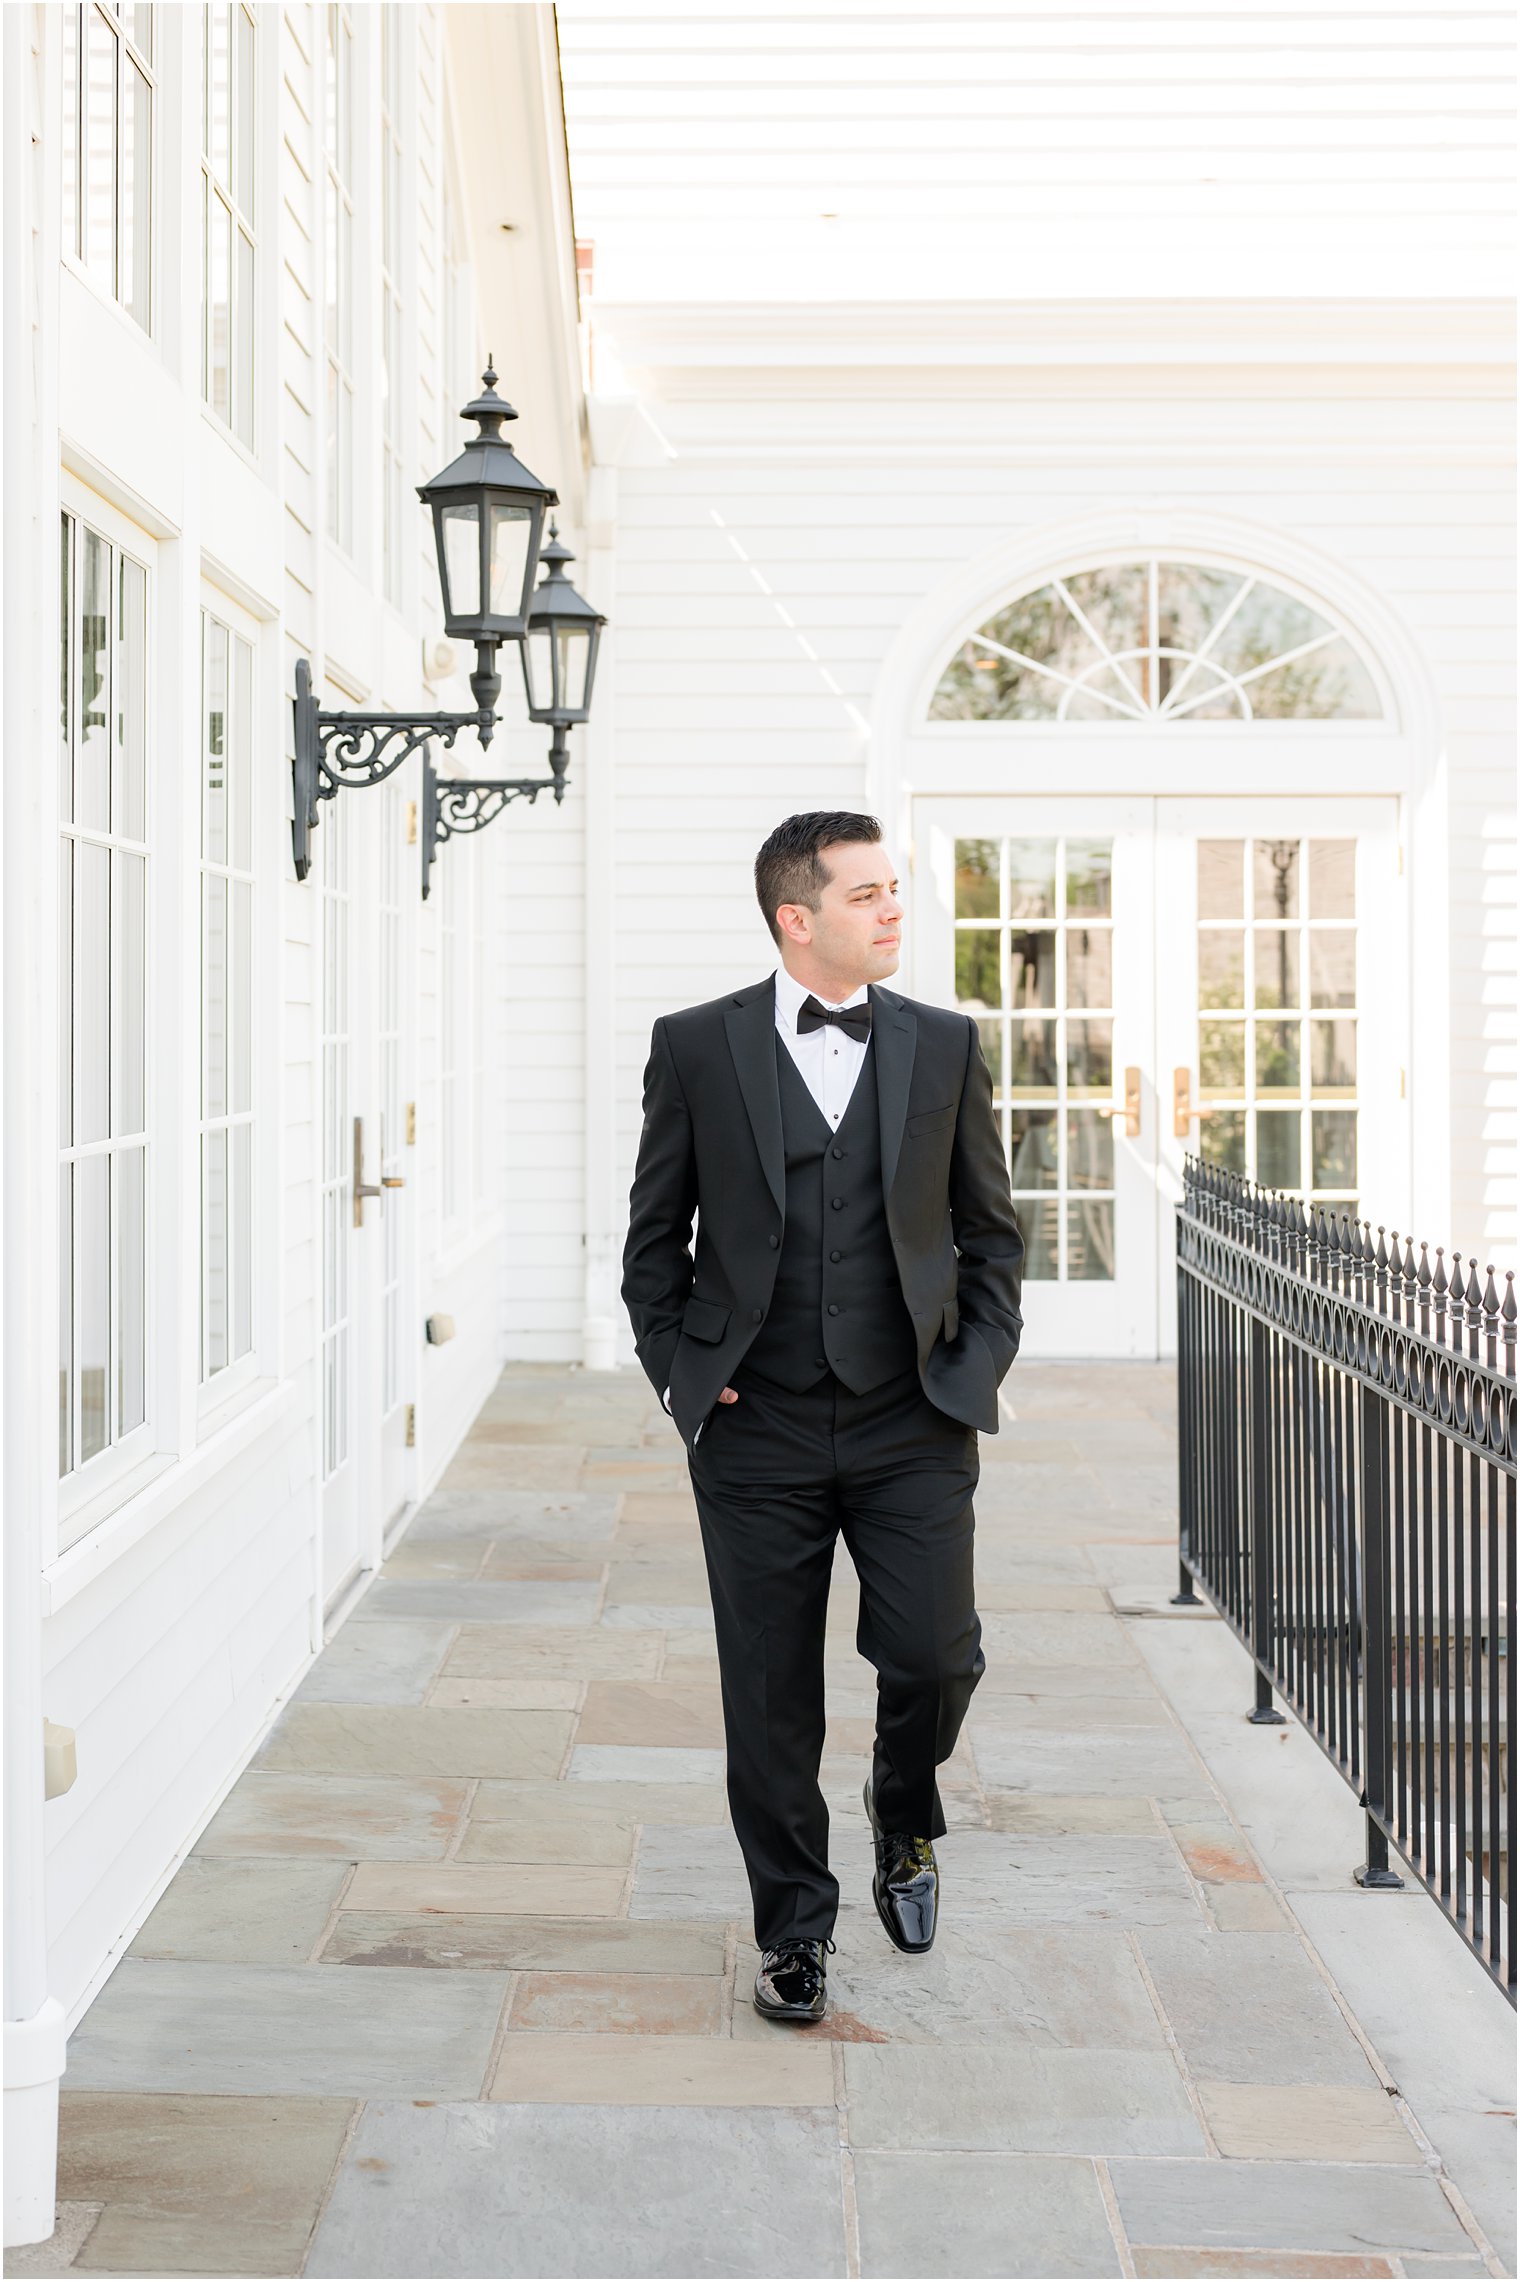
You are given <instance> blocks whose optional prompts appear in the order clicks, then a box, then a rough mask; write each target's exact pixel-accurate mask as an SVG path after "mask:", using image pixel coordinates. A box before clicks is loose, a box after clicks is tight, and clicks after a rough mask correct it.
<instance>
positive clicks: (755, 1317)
mask: <svg viewBox="0 0 1520 2282" xmlns="http://www.w3.org/2000/svg"><path fill="white" fill-rule="evenodd" d="M764 1321H765V1310H764V1308H763V1307H757V1308H753V1309H752V1310H751V1311H750V1322H751V1323H763V1322H764Z"/></svg>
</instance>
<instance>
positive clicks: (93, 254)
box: [62, 0, 158, 332]
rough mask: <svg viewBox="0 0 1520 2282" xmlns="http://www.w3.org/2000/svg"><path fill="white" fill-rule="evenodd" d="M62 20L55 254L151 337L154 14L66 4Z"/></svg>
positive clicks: (101, 3) (97, 0)
mask: <svg viewBox="0 0 1520 2282" xmlns="http://www.w3.org/2000/svg"><path fill="white" fill-rule="evenodd" d="M62 13H63V244H64V249H65V251H66V252H67V253H70V254H72V255H73V257H74V259H75V260H76V261H78V262H81V263H82V264H83V266H84V267H85V269H86V270H88V272H89V274H90V276H91V277H92V278H94V279H95V281H96V283H97V284H98V285H99V286H100V287H101V289H102V291H103V292H106V293H109V294H110V295H111V296H112V298H113V299H114V300H116V301H119V302H120V303H121V306H122V307H123V309H125V310H126V312H127V314H128V316H130V317H135V318H136V320H137V322H138V324H139V325H141V326H142V328H143V330H144V332H151V331H152V327H153V306H152V304H153V103H154V78H153V67H154V42H155V35H156V30H157V25H156V18H157V14H158V11H157V9H156V8H152V7H146V6H129V5H127V4H126V0H118V4H117V5H111V4H110V0H89V4H88V5H86V6H83V7H79V6H76V5H74V4H72V0H71V4H70V5H69V6H67V7H65V8H64V10H63V12H62Z"/></svg>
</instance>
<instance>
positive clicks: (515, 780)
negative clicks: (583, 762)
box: [418, 729, 570, 902]
mask: <svg viewBox="0 0 1520 2282" xmlns="http://www.w3.org/2000/svg"><path fill="white" fill-rule="evenodd" d="M569 764H570V755H569V752H568V750H567V748H566V745H565V733H564V731H563V729H556V730H555V732H554V744H553V747H552V748H551V750H550V754H549V766H550V768H551V769H552V770H553V772H554V773H553V775H552V776H546V777H441V776H440V775H439V774H438V771H437V770H436V769H435V768H434V766H433V764H432V762H431V761H430V760H428V759H427V758H426V757H424V759H423V763H422V829H421V831H420V833H419V834H418V838H419V839H420V840H421V843H422V895H423V900H424V902H425V901H426V900H427V897H428V895H429V893H430V891H431V888H432V883H433V859H434V857H435V856H436V854H437V852H438V850H439V849H440V848H441V847H442V846H443V843H444V841H445V840H452V839H455V838H458V837H459V836H461V835H466V834H469V833H472V832H483V831H484V830H485V828H486V826H487V825H488V824H494V823H495V822H496V819H497V817H498V816H500V814H501V812H502V810H503V809H504V808H509V807H510V806H511V804H512V802H513V801H514V800H525V801H527V803H528V805H529V807H530V808H531V807H532V805H533V803H534V802H535V801H536V800H537V798H538V796H539V794H540V793H541V792H551V793H553V795H554V799H555V802H556V804H557V803H558V802H560V801H562V800H563V799H564V797H565V782H566V777H565V771H566V770H567V768H568V767H569Z"/></svg>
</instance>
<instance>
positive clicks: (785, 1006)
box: [776, 967, 870, 1126]
mask: <svg viewBox="0 0 1520 2282" xmlns="http://www.w3.org/2000/svg"><path fill="white" fill-rule="evenodd" d="M816 995H817V994H816V993H815V992H813V991H810V990H809V989H808V987H807V985H806V983H800V982H798V980H797V978H796V976H795V975H789V974H788V973H787V971H786V969H785V967H778V968H777V969H776V1028H777V1030H778V1031H779V1032H780V1034H781V1038H782V1041H783V1043H784V1045H785V1047H786V1050H787V1052H788V1053H789V1054H790V1055H791V1057H792V1060H793V1061H794V1062H795V1063H796V1065H797V1069H798V1072H799V1074H800V1076H801V1078H802V1082H803V1084H804V1085H805V1086H806V1087H807V1089H808V1092H809V1093H810V1094H811V1095H812V1097H813V1099H814V1101H816V1102H817V1104H818V1106H819V1108H820V1109H821V1110H822V1111H823V1114H824V1116H825V1118H826V1119H827V1120H828V1122H829V1124H830V1125H831V1126H833V1125H837V1124H838V1123H839V1120H840V1119H841V1118H842V1117H843V1115H844V1113H845V1111H846V1110H847V1109H848V1108H849V1106H850V1096H851V1094H852V1093H853V1092H854V1091H855V1081H856V1079H857V1078H858V1077H859V1076H860V1072H861V1067H862V1065H863V1064H864V1062H865V1058H866V1049H867V1047H868V1045H869V1044H870V1041H869V1039H865V1038H852V1037H851V1035H850V1033H849V1031H848V1030H841V1029H840V1028H839V1027H838V1025H837V1024H836V1023H833V1022H822V1023H820V1024H819V1026H818V1028H817V1029H816V1030H809V1031H808V1032H807V1034H806V1036H803V1035H802V1034H801V1033H799V1031H798V1028H797V1017H798V1015H799V1014H800V1013H801V1012H802V1007H803V1001H804V1000H805V999H809V998H813V997H815V996H816ZM866 998H867V989H866V985H865V984H864V983H862V984H861V986H860V988H859V990H857V991H852V992H851V993H850V996H849V997H848V998H846V999H841V1000H840V1001H839V1002H838V1003H839V1005H841V1006H864V1005H865V1003H866ZM818 1003H819V1005H820V1006H827V1007H830V1008H832V1007H833V1006H834V1004H835V1002H834V1001H833V1000H832V999H825V998H820V999H819V1000H818Z"/></svg>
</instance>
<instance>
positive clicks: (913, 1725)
mask: <svg viewBox="0 0 1520 2282" xmlns="http://www.w3.org/2000/svg"><path fill="white" fill-rule="evenodd" d="M755 886H756V892H757V894H758V896H759V900H760V908H761V910H762V912H763V913H764V915H765V919H766V923H767V925H768V926H769V928H770V931H771V933H772V935H773V936H774V938H775V940H776V944H777V947H778V949H779V951H780V954H781V965H780V968H779V970H778V972H777V973H776V974H775V975H774V976H767V977H766V979H765V980H764V981H763V982H759V983H754V984H751V985H750V986H749V987H748V988H747V989H744V990H739V991H734V992H731V993H727V994H725V996H723V997H722V998H718V999H713V1000H711V1001H710V1002H709V1003H708V1004H707V1005H705V1006H693V1007H688V1008H687V1009H686V1010H685V1011H684V1012H683V1013H680V1014H670V1015H665V1016H663V1017H662V1018H661V1020H660V1021H658V1022H657V1023H656V1024H655V1026H654V1037H653V1041H652V1044H651V1048H650V1056H649V1066H648V1068H647V1070H646V1072H645V1076H644V1130H643V1135H642V1138H641V1141H640V1144H639V1157H638V1169H637V1171H636V1173H635V1175H634V1182H633V1191H632V1196H631V1199H630V1222H629V1230H628V1243H627V1248H626V1250H625V1252H624V1256H623V1269H624V1274H623V1298H624V1300H625V1301H626V1303H627V1307H628V1312H629V1315H630V1316H631V1318H632V1320H633V1327H634V1332H635V1336H636V1339H637V1345H638V1354H639V1360H640V1362H641V1363H642V1364H643V1366H644V1369H645V1370H646V1371H647V1372H648V1374H649V1377H650V1378H651V1380H652V1381H653V1383H654V1385H655V1386H656V1387H657V1388H658V1389H659V1391H660V1394H661V1396H662V1398H663V1399H664V1401H665V1403H666V1406H667V1408H668V1409H669V1411H670V1413H671V1415H672V1417H673V1418H674V1419H675V1422H676V1425H677V1426H678V1427H679V1429H680V1432H681V1438H682V1440H683V1441H684V1442H685V1444H686V1446H687V1450H688V1452H689V1454H690V1467H691V1480H692V1487H693V1489H694V1491H695V1493H696V1499H697V1511H698V1515H699V1517H700V1521H701V1528H702V1543H703V1549H704V1552H705V1554H706V1559H707V1571H708V1579H709V1582H710V1585H711V1588H712V1601H713V1614H714V1619H715V1622H716V1627H717V1644H718V1662H719V1668H720V1672H721V1676H722V1684H723V1718H724V1728H725V1731H726V1735H727V1742H728V1796H729V1805H730V1808H731V1811H732V1814H733V1821H734V1829H735V1831H736V1833H737V1834H738V1839H739V1844H740V1846H741V1848H742V1849H743V1853H744V1860H745V1865H746V1868H747V1870H748V1873H749V1881H750V1889H751V1893H752V1895H753V1898H754V1910H755V1938H756V1940H757V1942H758V1943H759V1946H760V1949H761V1952H762V1962H761V1967H760V1972H759V1975H758V1977H757V1979H756V1982H755V2004H756V2007H757V2008H758V2010H760V2011H761V2012H762V2013H765V2014H767V2015H769V2016H770V2017H771V2018H773V2019H777V2020H817V2019H819V2018H820V2017H821V2016H822V2014H823V2012H824V2010H825V2007H826V1982H825V1973H826V1968H825V1963H824V1959H825V1953H826V1951H827V1950H828V1949H830V1948H832V1946H833V1944H832V1942H831V1941H830V1939H829V1936H830V1933H831V1930H832V1927H833V1924H834V1919H835V1914H836V1911H837V1908H838V1903H839V1886H838V1882H837V1880H836V1879H835V1878H834V1877H833V1875H832V1874H831V1872H830V1870H829V1866H828V1809H827V1807H826V1806H825V1804H824V1800H823V1796H822V1793H821V1792H820V1790H819V1787H818V1768H819V1761H820V1758H821V1756H822V1751H823V1741H824V1689H823V1650H824V1616H825V1611H826V1607H827V1602H828V1591H829V1578H830V1572H831V1569H832V1565H833V1557H834V1543H835V1539H836V1537H837V1535H838V1533H839V1532H840V1531H841V1530H842V1531H843V1533H844V1538H845V1543H846V1544H847V1545H848V1547H849V1550H850V1554H851V1557H852V1559H853V1561H854V1563H855V1568H856V1571H857V1573H858V1576H859V1580H860V1618H859V1628H858V1632H857V1642H858V1645H859V1648H860V1652H861V1654H862V1655H863V1656H865V1657H867V1658H868V1659H869V1660H870V1662H871V1663H872V1664H874V1665H875V1667H876V1673H877V1713H876V1746H875V1752H874V1755H873V1763H872V1769H871V1775H870V1778H869V1780H868V1782H867V1784H866V1792H865V1798H866V1809H867V1813H868V1815H869V1817H870V1822H871V1831H872V1838H873V1843H874V1848H875V1856H876V1867H875V1875H874V1878H873V1883H872V1892H873V1895H874V1898H875V1901H876V1907H877V1910H878V1913H879V1914H880V1917H881V1920H882V1923H883V1925H884V1926H885V1928H886V1930H887V1932H888V1934H889V1935H890V1936H891V1938H892V1939H893V1941H895V1942H896V1943H897V1946H898V1947H899V1948H900V1949H904V1950H909V1951H923V1950H926V1949H928V1948H929V1946H930V1945H931V1943H932V1942H933V1939H934V1930H935V1920H936V1913H937V1908H938V1897H939V1881H938V1870H937V1866H936V1863H935V1857H934V1845H933V1842H934V1840H935V1839H936V1838H939V1837H941V1836H942V1835H943V1833H944V1830H945V1827H946V1826H945V1817H944V1810H943V1808H942V1806H941V1803H940V1797H939V1790H938V1786H937V1784H936V1781H935V1769H936V1767H937V1766H938V1765H939V1764H940V1763H941V1762H942V1761H943V1760H945V1759H947V1758H948V1757H949V1755H950V1753H951V1751H952V1750H953V1749H954V1746H955V1739H956V1736H957V1735H958V1733H959V1732H960V1727H961V1722H962V1720H963V1719H964V1717H965V1714H966V1707H967V1705H968V1704H969V1702H970V1700H971V1692H972V1690H973V1688H974V1687H975V1686H976V1683H977V1681H978V1680H979V1679H980V1677H981V1675H982V1672H983V1669H984V1659H983V1656H982V1651H981V1627H980V1625H979V1623H978V1620H977V1614H976V1608H975V1604H974V1599H973V1586H972V1530H973V1516H972V1493H973V1491H974V1490H975V1487H976V1482H977V1474H978V1457H977V1441H976V1437H977V1432H978V1430H980V1431H981V1432H982V1433H984V1434H995V1433H996V1432H997V1427H998V1408H997V1390H998V1384H999V1381H1000V1380H1001V1379H1002V1377H1003V1374H1004V1373H1005V1371H1006V1370H1007V1369H1008V1366H1009V1364H1010V1363H1011V1362H1012V1361H1013V1358H1014V1355H1015V1354H1016V1352H1017V1350H1018V1344H1019V1331H1020V1326H1021V1317H1020V1315H1019V1285H1020V1269H1021V1263H1022V1260H1023V1255H1024V1245H1023V1240H1022V1238H1021V1237H1020V1235H1019V1228H1018V1222H1017V1220H1016V1219H1015V1217H1014V1211H1013V1204H1012V1201H1011V1199H1010V1196H1009V1189H1008V1174H1007V1169H1006V1166H1005V1164H1004V1159H1003V1149H1002V1142H1001V1139H1000V1137H999V1133H998V1125H997V1119H996V1117H995V1115H994V1112H993V1106H992V1087H991V1082H990V1079H989V1077H988V1073H987V1066H986V1063H985V1062H984V1061H983V1059H982V1054H981V1048H980V1044H979V1041H978V1038H977V1032H976V1025H975V1023H974V1022H972V1021H971V1020H970V1019H969V1018H968V1017H967V1016H966V1015H963V1014H952V1013H948V1012H946V1011H945V1010H944V1009H943V1008H941V1007H937V1006H925V1005H919V1004H916V1003H915V1002H914V1001H913V1000H911V999H906V998H903V997H900V996H899V995H898V993H897V992H896V991H892V990H888V989H887V988H886V987H885V983H886V977H887V976H889V975H892V974H895V973H896V971H897V965H898V958H899V953H900V948H901V927H902V905H901V903H900V902H899V901H898V895H897V881H896V878H895V876H894V874H893V870H892V865H891V862H890V860H889V858H888V856H887V853H886V850H885V848H884V846H883V844H882V838H881V827H880V825H879V824H878V823H877V821H876V819H875V818H874V817H870V816H857V815H852V814H848V813H843V812H827V813H823V814H814V815H806V816H793V817H789V818H788V819H787V821H786V822H785V823H784V824H782V825H779V826H778V827H777V829H776V830H775V831H774V832H773V833H772V834H771V836H770V838H769V839H768V840H767V841H766V843H765V845H764V847H763V848H762V849H761V850H760V853H759V855H758V857H757V858H756V860H755ZM694 1218H695V1220H696V1227H697V1236H696V1255H695V1260H693V1256H692V1251H691V1232H692V1222H693V1219H694Z"/></svg>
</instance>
